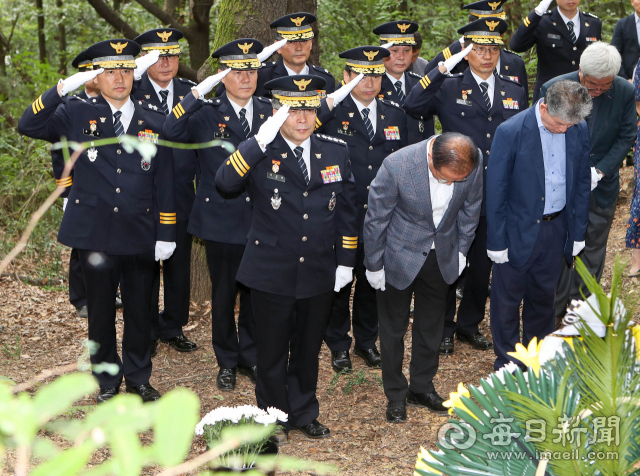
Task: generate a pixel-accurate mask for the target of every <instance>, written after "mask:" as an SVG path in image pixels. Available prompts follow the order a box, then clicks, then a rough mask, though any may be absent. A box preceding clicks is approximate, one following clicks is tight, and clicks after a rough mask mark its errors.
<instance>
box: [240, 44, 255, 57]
mask: <svg viewBox="0 0 640 476" xmlns="http://www.w3.org/2000/svg"><path fill="white" fill-rule="evenodd" d="M252 46H253V42H251V43H249V44H247V43H246V42H245V44H244V45H241V44H240V43H238V48H240V49H241V50H242V52H243V53H244V54H245V55H248V54H249V50H250V49H251V47H252Z"/></svg>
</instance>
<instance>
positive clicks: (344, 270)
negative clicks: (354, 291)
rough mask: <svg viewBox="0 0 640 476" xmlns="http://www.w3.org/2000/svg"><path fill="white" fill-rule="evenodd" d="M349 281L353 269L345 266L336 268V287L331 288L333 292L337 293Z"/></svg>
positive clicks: (351, 279)
mask: <svg viewBox="0 0 640 476" xmlns="http://www.w3.org/2000/svg"><path fill="white" fill-rule="evenodd" d="M351 281H353V268H349V267H347V266H338V267H337V268H336V286H335V287H334V288H333V290H334V291H335V292H338V291H340V290H341V289H342V288H344V287H345V286H346V285H347V284H349V283H350V282H351Z"/></svg>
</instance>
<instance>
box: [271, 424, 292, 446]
mask: <svg viewBox="0 0 640 476" xmlns="http://www.w3.org/2000/svg"><path fill="white" fill-rule="evenodd" d="M269 441H271V442H272V443H275V444H276V445H278V446H282V445H286V444H287V443H289V432H288V431H287V430H283V429H282V428H280V429H278V430H276V432H275V434H273V435H271V436H270V437H269Z"/></svg>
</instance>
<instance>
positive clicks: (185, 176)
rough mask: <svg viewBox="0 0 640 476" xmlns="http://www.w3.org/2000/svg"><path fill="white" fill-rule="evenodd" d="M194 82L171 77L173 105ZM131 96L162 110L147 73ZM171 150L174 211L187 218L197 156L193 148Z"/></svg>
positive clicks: (189, 91) (188, 90) (192, 198)
mask: <svg viewBox="0 0 640 476" xmlns="http://www.w3.org/2000/svg"><path fill="white" fill-rule="evenodd" d="M195 85H196V84H195V83H194V82H193V81H189V80H188V79H182V78H174V79H173V105H174V106H175V105H176V104H178V103H179V102H180V101H182V98H184V97H185V96H186V95H187V94H189V93H191V88H192V87H193V86H195ZM134 91H135V92H133V93H132V96H133V97H134V98H135V99H136V100H138V101H143V102H145V103H148V104H153V105H154V106H155V107H157V108H158V111H159V112H162V103H161V102H160V98H158V94H157V93H156V90H155V89H153V86H152V84H151V82H150V81H149V76H148V75H147V73H144V74H143V75H142V79H140V81H136V87H134ZM171 150H172V151H173V159H174V160H173V170H174V184H175V187H176V192H175V193H176V213H177V218H178V221H185V220H188V219H189V215H190V214H191V208H192V207H193V200H194V198H195V195H196V193H195V187H194V185H193V180H194V178H195V177H196V175H200V173H199V171H198V170H197V167H196V166H197V162H198V160H197V157H196V152H195V151H194V150H184V149H171Z"/></svg>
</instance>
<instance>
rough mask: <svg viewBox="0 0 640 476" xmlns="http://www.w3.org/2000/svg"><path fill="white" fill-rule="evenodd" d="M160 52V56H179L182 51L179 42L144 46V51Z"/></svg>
mask: <svg viewBox="0 0 640 476" xmlns="http://www.w3.org/2000/svg"><path fill="white" fill-rule="evenodd" d="M154 50H158V51H159V52H160V56H175V55H179V54H180V53H181V52H182V50H181V48H180V45H179V44H178V43H177V42H173V43H146V44H144V45H143V46H142V51H154Z"/></svg>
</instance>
